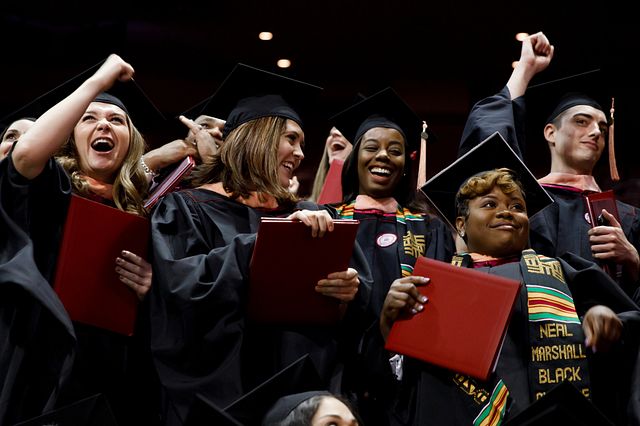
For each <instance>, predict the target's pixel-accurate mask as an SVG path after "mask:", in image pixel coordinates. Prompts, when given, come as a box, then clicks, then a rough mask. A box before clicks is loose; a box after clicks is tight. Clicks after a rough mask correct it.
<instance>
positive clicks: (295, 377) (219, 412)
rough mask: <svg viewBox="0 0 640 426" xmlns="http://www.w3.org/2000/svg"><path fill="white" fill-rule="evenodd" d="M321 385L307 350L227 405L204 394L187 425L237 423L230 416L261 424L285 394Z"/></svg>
mask: <svg viewBox="0 0 640 426" xmlns="http://www.w3.org/2000/svg"><path fill="white" fill-rule="evenodd" d="M321 388H322V380H321V379H320V376H319V375H318V372H317V370H316V368H315V366H314V365H313V361H312V360H311V358H310V357H309V355H308V354H305V355H303V356H302V357H300V358H298V359H297V360H296V361H294V362H292V363H291V364H289V365H288V366H287V367H285V368H284V369H282V370H281V371H279V372H278V373H276V374H275V375H274V376H272V377H271V378H269V379H267V380H265V381H264V382H263V383H261V384H260V385H258V386H256V387H255V388H254V389H252V390H251V391H249V392H247V393H246V394H244V395H243V396H242V397H240V398H239V399H237V400H236V401H234V402H233V403H231V404H229V405H228V406H226V407H224V409H220V407H217V406H216V405H215V404H214V403H212V402H211V401H209V400H208V399H207V398H206V397H205V396H203V395H200V396H199V399H200V401H196V402H195V403H194V406H193V407H192V408H191V412H190V414H189V416H188V418H187V422H186V423H185V426H199V425H204V424H205V423H203V422H206V424H222V425H226V424H228V425H233V424H234V423H233V422H229V420H228V419H227V418H229V417H230V418H231V421H236V422H238V423H239V424H242V425H245V426H252V425H260V424H261V421H262V418H263V417H264V415H265V413H266V412H267V411H268V410H269V409H270V408H271V406H273V404H274V403H275V402H276V401H277V400H278V399H279V398H281V397H282V396H285V395H289V394H294V393H298V392H304V391H308V390H312V389H321ZM216 420H219V423H217V422H216ZM223 420H224V421H223ZM225 421H226V422H227V423H225Z"/></svg>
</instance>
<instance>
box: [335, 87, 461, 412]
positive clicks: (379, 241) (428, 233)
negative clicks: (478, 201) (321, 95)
mask: <svg viewBox="0 0 640 426" xmlns="http://www.w3.org/2000/svg"><path fill="white" fill-rule="evenodd" d="M332 120H333V123H332V124H334V125H335V127H336V128H337V129H339V130H340V131H341V132H342V134H344V136H345V137H346V138H347V139H349V140H351V141H353V142H354V146H353V151H352V152H351V154H350V155H349V157H347V160H346V161H345V163H344V168H343V172H342V189H343V202H342V203H341V205H339V206H337V207H336V209H337V211H338V213H339V214H340V216H341V217H343V218H353V219H357V220H359V221H360V226H359V228H358V234H357V241H358V244H359V245H360V246H361V247H362V248H363V250H364V252H365V253H366V254H367V260H368V262H369V267H370V268H371V271H372V273H373V280H374V282H373V288H372V294H371V298H370V303H369V306H368V308H369V309H368V312H367V315H368V317H367V319H368V321H370V322H371V323H376V322H377V321H378V319H379V315H380V311H381V309H382V306H383V303H384V300H385V297H386V295H387V292H388V290H389V287H390V286H391V283H392V282H393V281H394V280H396V279H402V280H407V281H408V282H413V281H412V280H414V277H412V276H411V273H412V271H413V266H414V264H415V262H416V259H417V258H418V257H419V256H427V257H430V258H433V259H439V260H444V261H449V260H450V258H451V256H452V254H453V251H454V247H453V238H452V233H451V231H450V230H449V229H448V228H447V227H446V226H445V225H444V223H443V222H442V221H441V220H439V219H438V218H436V217H434V216H432V215H429V214H427V213H426V212H425V209H424V208H423V206H420V205H419V203H417V202H415V195H416V183H415V182H412V160H411V152H412V151H413V150H414V149H416V146H417V144H418V143H419V141H420V131H421V129H422V122H421V120H420V119H419V118H418V117H417V116H416V114H415V113H414V112H413V111H412V110H411V108H409V107H408V106H407V104H406V103H405V102H404V101H403V100H402V99H401V98H400V97H399V96H398V95H397V94H396V93H395V92H394V91H393V90H392V89H391V88H388V89H385V90H383V91H381V92H379V93H377V94H375V95H373V96H371V97H370V98H367V99H365V100H363V101H361V102H359V103H357V104H355V105H353V106H352V107H351V108H349V109H347V110H345V111H343V112H341V113H340V114H338V115H337V116H335V117H334V118H333V119H332ZM371 342H372V343H371V344H372V345H373V346H372V347H369V348H365V349H362V353H360V354H359V356H360V357H362V358H358V360H357V361H356V362H354V363H353V365H352V366H350V368H349V369H348V373H345V377H347V378H348V383H345V384H344V386H345V388H348V389H349V390H350V391H352V392H354V393H355V394H357V395H358V398H359V399H360V400H359V404H360V407H361V409H360V412H361V414H362V416H363V420H364V421H365V423H368V424H381V423H380V419H381V416H382V415H383V414H382V413H381V412H380V410H381V409H382V407H381V404H378V403H376V402H375V401H380V400H383V399H384V398H385V397H386V396H387V395H388V392H389V389H391V388H392V387H393V383H388V382H387V379H388V374H387V370H388V368H387V367H388V362H387V361H385V363H386V365H385V363H382V364H381V365H378V364H375V363H369V362H366V361H364V359H365V357H367V353H368V352H371V353H376V352H377V351H378V350H379V349H381V347H380V344H379V342H378V341H376V340H375V339H372V340H371ZM371 366H375V367H373V368H371ZM365 367H366V368H365Z"/></svg>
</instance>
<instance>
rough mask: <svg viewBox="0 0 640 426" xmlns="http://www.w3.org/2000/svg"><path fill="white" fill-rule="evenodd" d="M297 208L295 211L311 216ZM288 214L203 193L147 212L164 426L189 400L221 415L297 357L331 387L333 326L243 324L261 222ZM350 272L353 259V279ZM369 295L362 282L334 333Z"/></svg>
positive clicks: (175, 420)
mask: <svg viewBox="0 0 640 426" xmlns="http://www.w3.org/2000/svg"><path fill="white" fill-rule="evenodd" d="M303 204H304V205H299V206H298V207H300V208H308V209H312V208H315V209H317V206H316V205H315V204H312V203H303ZM291 212H292V211H291V210H261V209H255V208H251V207H248V206H246V205H244V204H242V203H239V202H236V201H234V200H231V199H230V198H228V197H226V196H223V195H220V194H217V193H215V192H212V191H209V190H205V189H191V190H185V191H179V192H174V193H171V194H168V195H167V196H166V197H165V198H164V199H163V200H162V201H161V202H160V204H159V205H158V207H157V208H156V210H155V212H154V214H153V217H152V238H153V266H154V285H153V287H152V290H151V295H150V302H151V305H150V307H151V324H152V327H151V345H152V351H153V354H154V359H155V363H156V366H157V369H158V372H159V375H160V380H161V383H162V386H163V392H164V398H165V416H166V422H167V424H181V419H185V418H186V416H187V415H188V412H189V406H190V404H191V403H192V401H193V399H194V397H195V394H196V392H197V393H201V394H202V395H204V396H205V397H206V398H207V399H208V400H210V401H212V402H213V403H215V404H217V405H218V406H220V407H222V408H224V407H226V406H227V405H229V404H230V403H232V402H233V401H235V400H236V399H238V398H239V397H240V396H242V395H243V394H244V393H246V392H247V391H249V390H251V389H252V388H253V387H254V386H256V385H257V384H259V383H261V382H262V381H264V380H266V379H268V378H269V377H271V376H272V375H274V374H275V373H276V372H278V371H280V370H281V369H282V368H284V367H286V366H287V365H289V364H291V363H292V362H293V361H295V360H296V359H298V358H299V357H300V356H302V355H304V354H306V353H309V354H310V356H311V359H312V360H313V362H314V365H315V367H316V368H317V369H318V372H319V373H320V375H321V377H322V379H324V380H325V382H329V381H331V379H332V375H333V374H334V372H335V370H336V369H337V368H338V364H339V363H338V361H337V357H338V352H337V351H338V350H339V347H338V344H337V340H338V338H339V337H338V336H337V335H338V329H339V328H342V327H335V328H334V327H287V328H284V327H275V326H259V325H257V324H251V323H248V322H247V321H246V320H245V305H246V299H247V288H248V287H247V286H248V282H249V262H250V259H251V254H252V251H253V246H254V243H255V236H256V232H257V230H258V226H259V223H260V217H262V216H286V215H288V214H290V213H291ZM296 249H299V248H296V247H287V245H286V242H283V251H282V253H274V256H286V252H287V250H296ZM355 258H356V256H354V259H355ZM362 262H364V261H363V260H361V261H360V263H361V264H362ZM357 263H358V261H355V263H354V260H352V264H353V266H355V267H356V269H357V270H358V271H359V272H360V271H362V270H363V268H362V267H361V266H358V264H357ZM365 269H366V265H365ZM283 273H286V271H283ZM368 286H369V284H368V282H366V280H363V279H362V278H361V283H360V289H359V292H358V296H357V297H356V300H355V301H354V302H352V303H350V306H349V310H348V312H347V317H346V318H345V319H343V321H342V322H341V324H342V325H345V324H346V325H349V320H348V319H347V318H349V315H351V314H350V313H349V311H351V310H357V308H356V306H358V305H362V304H363V303H364V302H363V300H366V298H368V289H367V288H368ZM346 328H348V327H346ZM328 385H329V383H327V386H328Z"/></svg>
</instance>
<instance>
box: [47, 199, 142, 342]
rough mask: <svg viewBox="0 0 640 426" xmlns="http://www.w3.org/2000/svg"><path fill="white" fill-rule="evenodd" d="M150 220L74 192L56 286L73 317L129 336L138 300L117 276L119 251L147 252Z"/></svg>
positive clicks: (75, 319)
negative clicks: (116, 268) (116, 261)
mask: <svg viewBox="0 0 640 426" xmlns="http://www.w3.org/2000/svg"><path fill="white" fill-rule="evenodd" d="M149 232H150V228H149V221H148V220H147V219H145V218H143V217H140V216H136V215H134V214H130V213H126V212H123V211H121V210H117V209H115V208H112V207H109V206H106V205H104V204H100V203H97V202H95V201H91V200H88V199H86V198H82V197H79V196H77V195H73V196H72V197H71V203H70V205H69V212H68V214H67V219H66V222H65V226H64V234H63V237H62V242H61V244H60V255H59V257H58V263H57V268H56V277H55V283H54V290H55V291H56V293H57V294H58V297H59V298H60V300H61V301H62V304H63V305H64V307H65V309H66V310H67V312H68V313H69V316H70V317H71V319H72V320H74V321H78V322H81V323H84V324H89V325H93V326H95V327H100V328H104V329H107V330H111V331H114V332H116V333H120V334H124V335H132V334H133V330H134V326H135V319H136V312H137V308H138V298H137V296H136V294H135V293H134V292H133V291H131V289H130V288H129V287H127V286H126V285H125V284H124V283H122V282H121V281H120V279H119V278H118V274H117V273H116V271H115V266H116V263H115V260H116V258H117V257H118V256H119V255H120V253H121V252H122V250H127V251H130V252H133V253H137V254H139V255H141V256H143V257H145V256H146V254H147V251H148V246H149Z"/></svg>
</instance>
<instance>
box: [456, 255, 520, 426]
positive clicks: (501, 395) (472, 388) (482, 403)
mask: <svg viewBox="0 0 640 426" xmlns="http://www.w3.org/2000/svg"><path fill="white" fill-rule="evenodd" d="M451 264H452V265H454V266H458V267H462V268H472V267H473V260H472V259H471V256H470V255H469V254H467V253H464V254H459V255H455V256H453V258H452V259H451ZM451 379H452V381H453V383H454V384H455V386H457V387H458V389H459V390H460V391H461V392H462V393H463V394H464V395H465V397H466V399H467V401H468V404H467V406H468V407H469V409H470V410H473V413H472V415H473V416H475V417H473V423H472V424H473V426H498V425H500V424H502V420H503V419H504V416H505V414H506V412H507V407H508V406H509V405H510V403H511V397H510V396H509V389H508V388H507V386H506V385H505V383H504V382H503V381H502V380H501V379H500V378H498V377H497V376H496V375H495V374H492V375H491V377H490V378H489V380H487V381H485V382H481V381H479V380H476V379H474V378H472V377H470V376H466V375H464V374H459V373H451Z"/></svg>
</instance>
